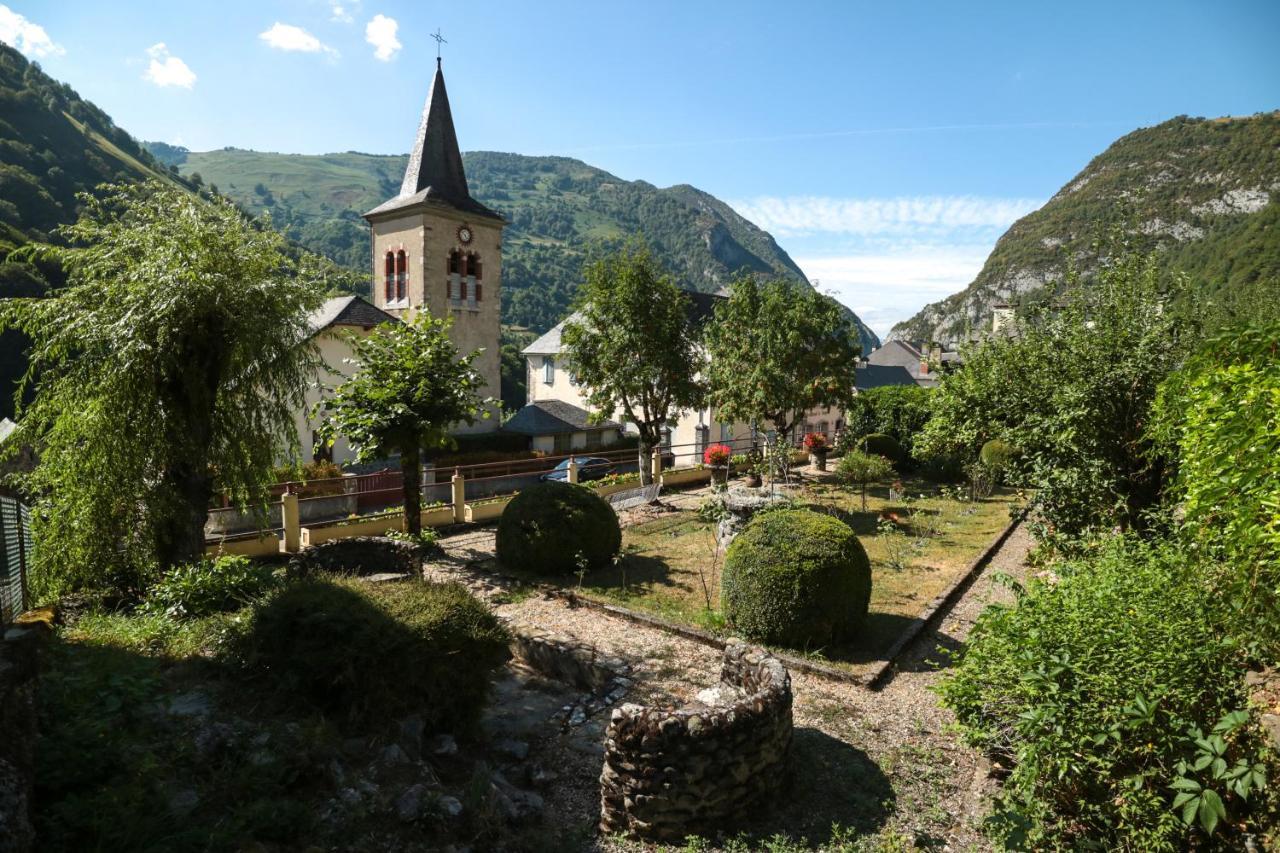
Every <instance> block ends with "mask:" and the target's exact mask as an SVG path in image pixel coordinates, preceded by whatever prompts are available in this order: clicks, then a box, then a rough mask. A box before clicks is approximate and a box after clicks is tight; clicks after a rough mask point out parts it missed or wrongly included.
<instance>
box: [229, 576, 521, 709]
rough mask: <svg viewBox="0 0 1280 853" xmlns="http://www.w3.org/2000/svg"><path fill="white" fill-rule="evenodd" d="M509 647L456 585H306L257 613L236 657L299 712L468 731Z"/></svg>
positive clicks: (489, 617)
mask: <svg viewBox="0 0 1280 853" xmlns="http://www.w3.org/2000/svg"><path fill="white" fill-rule="evenodd" d="M509 640H510V637H509V635H508V633H507V631H506V629H505V628H504V627H503V626H502V624H501V623H500V622H499V621H498V619H497V617H495V616H494V615H493V613H492V612H490V611H489V609H488V608H487V607H485V605H484V604H482V603H481V602H480V601H479V600H478V599H476V598H475V597H474V596H473V595H471V593H469V592H468V591H467V590H466V589H465V588H464V587H463V586H461V585H459V584H433V583H426V582H424V581H404V582H399V583H384V584H369V583H365V582H361V581H356V580H343V579H336V578H334V579H321V578H308V579H305V580H300V581H297V582H295V583H293V584H291V585H289V586H287V587H285V588H284V589H282V590H281V591H280V592H278V593H277V594H276V595H274V596H272V597H271V598H269V599H268V600H267V601H265V602H264V603H262V604H261V605H259V606H258V607H257V608H255V610H254V612H253V614H252V616H251V618H250V620H249V622H248V624H247V625H246V626H245V627H244V628H243V629H242V630H241V632H240V633H239V635H238V636H237V637H236V638H235V639H234V640H233V648H234V650H235V652H236V654H237V656H238V657H239V659H240V661H241V663H242V664H243V666H244V667H245V669H246V672H247V673H248V674H249V675H250V676H251V677H256V678H261V679H265V680H267V681H268V682H269V683H270V685H271V687H272V689H273V691H274V693H275V695H276V696H277V697H278V698H279V700H280V701H282V702H283V703H285V704H286V705H289V706H291V707H293V708H295V709H297V710H302V711H319V712H321V713H325V714H331V715H333V716H335V717H337V718H339V719H340V720H342V721H344V722H349V723H352V724H356V725H359V724H361V723H368V722H374V721H385V720H387V719H394V718H396V717H397V716H400V715H403V714H407V713H410V712H413V713H417V714H421V715H423V716H424V717H425V719H426V722H427V726H428V728H429V729H431V730H439V729H447V730H463V731H465V730H466V729H467V728H468V727H470V726H471V725H472V724H473V723H474V722H475V720H476V717H477V715H478V713H479V711H480V708H481V706H482V705H483V703H484V699H485V695H486V692H487V689H488V683H489V673H490V671H492V670H493V669H495V668H496V667H498V666H500V665H502V664H503V663H504V662H505V661H506V660H507V658H508V657H509V654H510V652H509V651H508V643H509Z"/></svg>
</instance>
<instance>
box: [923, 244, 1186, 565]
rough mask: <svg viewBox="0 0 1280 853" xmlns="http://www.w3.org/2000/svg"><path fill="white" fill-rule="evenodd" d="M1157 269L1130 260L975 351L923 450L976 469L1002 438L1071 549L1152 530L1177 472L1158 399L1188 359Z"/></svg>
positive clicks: (946, 395) (945, 397)
mask: <svg viewBox="0 0 1280 853" xmlns="http://www.w3.org/2000/svg"><path fill="white" fill-rule="evenodd" d="M1163 284H1164V283H1163V282H1162V281H1161V277H1160V274H1159V268H1158V266H1157V263H1156V259H1155V258H1154V257H1151V256H1144V255H1135V254H1127V255H1122V256H1120V257H1119V258H1118V259H1117V260H1115V261H1114V262H1112V264H1111V265H1110V266H1109V267H1108V268H1107V269H1106V270H1104V271H1103V272H1102V273H1101V274H1100V275H1099V277H1098V281H1097V282H1095V283H1094V285H1093V286H1092V287H1090V288H1088V289H1084V288H1075V289H1074V290H1073V295H1072V297H1071V298H1070V300H1069V301H1068V302H1067V303H1066V304H1065V305H1061V306H1047V307H1045V308H1044V309H1042V310H1041V311H1039V312H1037V313H1035V314H1033V315H1032V316H1030V317H1029V318H1027V320H1025V321H1024V322H1022V323H1021V324H1020V326H1019V329H1018V334H1017V336H1014V337H996V338H992V339H989V340H987V341H985V342H983V343H982V344H980V345H978V346H977V347H976V348H971V349H970V350H969V351H967V352H966V355H965V364H964V367H963V368H962V369H960V370H959V371H956V372H955V373H952V374H950V375H947V376H946V377H945V378H943V380H942V383H941V385H940V386H939V387H938V388H937V389H935V391H934V398H933V407H932V408H933V414H932V417H931V418H930V421H929V423H928V425H927V426H926V428H925V431H924V433H923V435H921V436H920V438H919V440H918V441H917V447H918V448H920V449H921V451H922V452H923V453H924V454H925V455H931V454H935V453H937V454H942V453H959V454H962V455H963V456H964V458H966V459H968V460H972V459H974V458H975V457H976V456H977V454H978V451H979V449H980V448H981V447H982V445H983V444H984V443H986V442H987V441H989V440H991V439H993V438H1000V439H1003V440H1004V441H1007V442H1009V443H1010V444H1012V445H1013V446H1015V447H1017V448H1018V449H1019V450H1020V451H1021V452H1022V462H1021V463H1020V466H1021V467H1023V468H1025V469H1026V473H1027V480H1028V484H1029V485H1031V486H1033V487H1034V488H1035V490H1036V491H1035V494H1034V497H1033V499H1032V501H1033V504H1034V506H1035V509H1036V511H1037V512H1036V515H1035V518H1036V524H1037V527H1038V529H1039V531H1038V532H1040V533H1041V534H1042V535H1048V534H1049V533H1050V532H1052V533H1054V534H1057V535H1059V536H1060V537H1061V538H1062V539H1063V541H1064V543H1065V542H1067V541H1073V540H1078V539H1079V538H1080V537H1084V536H1087V535H1088V534H1089V533H1090V532H1098V531H1106V530H1110V529H1111V528H1112V527H1114V526H1119V527H1121V528H1131V527H1134V526H1142V525H1143V524H1144V519H1145V516H1146V514H1147V512H1148V511H1149V510H1150V509H1152V508H1153V507H1154V506H1155V505H1156V503H1157V502H1158V500H1159V497H1160V493H1161V490H1162V488H1163V485H1164V482H1165V470H1166V466H1167V465H1168V457H1167V455H1166V454H1163V453H1159V452H1157V448H1156V447H1155V446H1154V444H1153V442H1152V440H1151V438H1150V436H1149V435H1148V427H1149V423H1150V417H1151V406H1152V402H1153V400H1154V399H1155V395H1156V389H1157V388H1158V387H1159V385H1160V383H1161V381H1162V380H1163V379H1164V378H1165V377H1166V376H1167V375H1168V374H1169V373H1170V371H1172V370H1173V369H1174V368H1175V367H1176V366H1177V365H1178V363H1179V361H1180V359H1181V358H1182V357H1183V356H1184V353H1185V349H1186V346H1187V343H1186V332H1187V327H1186V324H1185V322H1184V321H1183V320H1181V319H1180V318H1179V317H1178V315H1177V314H1176V313H1175V312H1172V311H1169V310H1166V307H1167V305H1168V302H1169V298H1170V294H1169V292H1168V290H1170V289H1172V290H1174V291H1176V290H1178V289H1180V288H1182V287H1185V282H1183V281H1182V280H1180V279H1177V280H1175V281H1174V282H1172V285H1173V287H1172V288H1165V287H1164V286H1163Z"/></svg>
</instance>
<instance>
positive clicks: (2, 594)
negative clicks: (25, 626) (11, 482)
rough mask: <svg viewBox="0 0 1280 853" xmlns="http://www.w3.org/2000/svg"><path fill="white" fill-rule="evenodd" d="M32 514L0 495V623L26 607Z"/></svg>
mask: <svg viewBox="0 0 1280 853" xmlns="http://www.w3.org/2000/svg"><path fill="white" fill-rule="evenodd" d="M31 553H32V546H31V514H30V512H29V511H28V510H27V508H26V507H25V506H23V505H22V504H20V503H18V501H17V500H15V499H13V498H11V497H2V496H0V625H6V624H8V623H9V622H12V621H13V620H14V619H15V618H16V617H17V616H18V614H20V613H22V612H23V611H24V610H26V609H27V606H28V603H29V602H28V600H27V564H28V562H29V561H30V559H31Z"/></svg>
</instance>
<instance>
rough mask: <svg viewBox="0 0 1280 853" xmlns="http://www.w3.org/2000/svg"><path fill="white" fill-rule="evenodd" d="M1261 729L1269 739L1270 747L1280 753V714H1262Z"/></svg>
mask: <svg viewBox="0 0 1280 853" xmlns="http://www.w3.org/2000/svg"><path fill="white" fill-rule="evenodd" d="M1262 728H1263V729H1264V730H1265V731H1266V733H1267V737H1269V738H1270V739H1271V747H1272V749H1275V750H1277V751H1280V714H1263V715H1262Z"/></svg>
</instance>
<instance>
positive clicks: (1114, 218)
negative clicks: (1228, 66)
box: [889, 112, 1280, 342]
mask: <svg viewBox="0 0 1280 853" xmlns="http://www.w3.org/2000/svg"><path fill="white" fill-rule="evenodd" d="M1117 229H1118V230H1119V232H1120V233H1121V234H1122V235H1123V237H1124V239H1125V241H1126V242H1128V243H1129V245H1131V246H1133V247H1134V248H1136V249H1138V250H1141V251H1151V250H1154V251H1156V252H1157V253H1158V255H1159V257H1160V262H1161V266H1162V267H1163V268H1164V269H1166V270H1170V271H1172V270H1178V271H1181V272H1184V273H1186V274H1187V275H1188V276H1189V277H1190V279H1191V281H1192V283H1193V285H1194V286H1195V290H1194V292H1195V294H1196V302H1197V303H1200V304H1207V303H1208V302H1209V301H1213V302H1221V301H1224V300H1235V301H1237V302H1239V301H1243V299H1244V297H1243V296H1242V294H1262V295H1263V297H1264V298H1268V297H1269V298H1270V299H1280V112H1272V113H1264V114H1259V115H1254V116H1249V117H1242V118H1219V119H1201V118H1188V117H1186V116H1179V117H1178V118H1175V119H1171V120H1169V121H1166V122H1164V123H1163V124H1159V125H1156V126H1155V127H1150V128H1144V129H1141V130H1137V131H1134V132H1133V133H1130V134H1129V135H1127V136H1124V137H1122V138H1121V139H1119V140H1117V141H1116V142H1114V143H1113V144H1112V145H1111V146H1110V147H1109V148H1107V150H1106V151H1104V152H1103V153H1102V154H1100V155H1098V156H1097V157H1095V158H1094V159H1093V160H1092V162H1090V163H1089V165H1088V166H1086V167H1085V169H1084V171H1082V172H1081V173H1080V174H1078V175H1076V176H1075V177H1074V178H1073V179H1072V180H1071V181H1070V182H1069V183H1068V184H1067V185H1066V186H1065V187H1063V188H1062V189H1061V190H1059V191H1058V193H1057V194H1056V195H1054V196H1053V198H1051V199H1050V200H1049V201H1048V202H1047V203H1046V204H1045V205H1044V207H1042V208H1040V209H1039V210H1037V211H1035V212H1034V213H1031V214H1028V215H1027V216H1025V217H1023V218H1022V219H1020V220H1018V221H1017V222H1015V223H1014V224H1013V226H1012V227H1011V228H1010V229H1009V230H1008V231H1007V232H1006V233H1005V234H1004V236H1002V237H1001V238H1000V240H999V241H998V242H997V243H996V246H995V249H994V250H993V251H992V252H991V255H990V257H988V258H987V261H986V263H985V264H984V265H983V267H982V271H981V272H979V273H978V277H977V278H975V279H974V280H973V283H971V284H970V285H969V286H968V287H966V288H965V289H964V290H963V291H961V292H960V293H957V294H954V295H953V296H950V297H948V298H946V299H944V300H942V301H941V302H935V303H933V304H932V305H927V306H925V308H924V309H922V310H921V311H920V312H919V313H918V314H916V315H915V316H914V317H912V318H911V319H909V320H906V321H904V322H902V323H899V324H898V325H897V326H894V328H893V330H892V331H891V332H890V334H889V337H890V338H891V339H892V338H898V339H909V340H940V341H946V342H955V341H957V340H960V339H963V338H965V337H966V336H967V335H968V334H969V330H982V329H987V328H989V327H990V323H991V314H992V310H991V309H992V306H993V305H994V304H996V303H997V302H1002V301H1003V302H1008V303H1010V304H1014V305H1018V304H1028V303H1031V302H1035V301H1039V300H1043V299H1046V298H1051V297H1053V296H1054V295H1056V294H1057V293H1059V292H1060V291H1061V290H1062V288H1063V286H1064V279H1065V277H1066V272H1067V268H1068V266H1069V265H1070V264H1074V265H1075V267H1076V269H1077V271H1078V272H1079V273H1080V274H1081V281H1082V282H1083V284H1084V285H1086V286H1087V284H1088V282H1089V280H1090V274H1091V273H1092V272H1093V271H1094V270H1096V269H1097V267H1098V265H1099V262H1100V261H1102V260H1104V259H1105V250H1103V249H1101V248H1099V247H1100V246H1102V245H1108V236H1109V234H1112V233H1114V232H1115V231H1116V230H1117Z"/></svg>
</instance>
